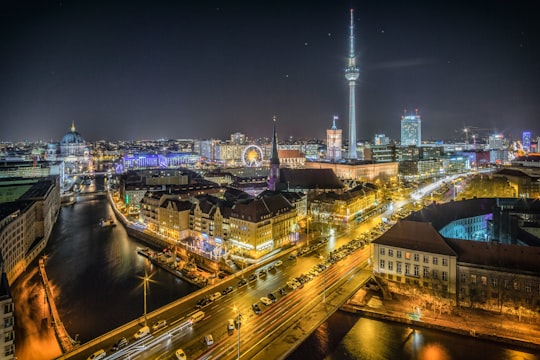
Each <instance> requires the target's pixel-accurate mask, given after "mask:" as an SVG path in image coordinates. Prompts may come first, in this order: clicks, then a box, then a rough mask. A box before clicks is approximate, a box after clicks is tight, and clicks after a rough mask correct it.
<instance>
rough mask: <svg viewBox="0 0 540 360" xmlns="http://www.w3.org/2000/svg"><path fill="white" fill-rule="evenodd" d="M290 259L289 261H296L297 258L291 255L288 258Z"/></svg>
mask: <svg viewBox="0 0 540 360" xmlns="http://www.w3.org/2000/svg"><path fill="white" fill-rule="evenodd" d="M288 259H289V260H294V259H296V256H294V255H293V254H290V255H289V256H288Z"/></svg>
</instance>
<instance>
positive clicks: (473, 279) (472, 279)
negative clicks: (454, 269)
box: [471, 275, 476, 284]
mask: <svg viewBox="0 0 540 360" xmlns="http://www.w3.org/2000/svg"><path fill="white" fill-rule="evenodd" d="M471 284H476V275H471Z"/></svg>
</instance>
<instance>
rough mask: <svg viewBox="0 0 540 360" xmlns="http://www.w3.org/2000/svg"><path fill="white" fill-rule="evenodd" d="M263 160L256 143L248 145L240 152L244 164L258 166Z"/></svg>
mask: <svg viewBox="0 0 540 360" xmlns="http://www.w3.org/2000/svg"><path fill="white" fill-rule="evenodd" d="M262 161H263V152H262V150H261V148H260V147H258V146H257V145H248V146H246V148H245V149H244V151H243V152H242V162H243V163H244V165H245V166H249V167H255V166H260V165H261V164H262Z"/></svg>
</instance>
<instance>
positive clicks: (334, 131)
mask: <svg viewBox="0 0 540 360" xmlns="http://www.w3.org/2000/svg"><path fill="white" fill-rule="evenodd" d="M336 120H337V116H334V121H333V123H332V128H330V129H327V130H326V160H328V161H339V160H341V147H342V136H343V134H342V130H341V129H338V128H337V126H336Z"/></svg>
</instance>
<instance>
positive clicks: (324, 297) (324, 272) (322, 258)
mask: <svg viewBox="0 0 540 360" xmlns="http://www.w3.org/2000/svg"><path fill="white" fill-rule="evenodd" d="M319 259H321V261H323V260H324V256H322V255H321V256H319ZM323 281H324V289H323V303H325V304H326V269H323Z"/></svg>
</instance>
